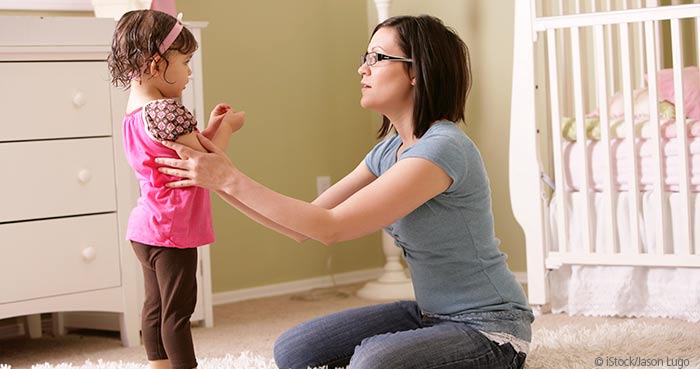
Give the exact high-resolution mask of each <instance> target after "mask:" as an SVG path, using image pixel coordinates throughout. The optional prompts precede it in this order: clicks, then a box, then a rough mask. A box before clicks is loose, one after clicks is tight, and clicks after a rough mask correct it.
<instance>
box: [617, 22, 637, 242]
mask: <svg viewBox="0 0 700 369" xmlns="http://www.w3.org/2000/svg"><path fill="white" fill-rule="evenodd" d="M619 27H620V54H621V55H620V57H621V59H622V62H621V63H620V64H621V65H622V91H623V92H622V94H623V101H624V110H625V122H624V126H625V131H626V132H627V138H628V139H627V141H626V142H627V145H626V146H627V149H626V150H627V152H628V155H629V158H631V159H632V160H630V162H629V173H630V176H629V189H628V191H629V194H630V196H629V197H630V226H631V228H632V229H631V232H630V233H631V234H630V237H631V240H632V244H631V245H629V247H628V248H626V249H623V250H621V251H623V252H624V253H632V254H639V253H640V252H641V251H642V245H641V242H640V238H639V218H638V216H637V214H639V208H640V206H639V182H637V178H638V171H637V155H636V151H637V150H636V148H635V140H634V137H635V134H634V116H633V112H632V81H631V76H630V73H631V72H630V67H629V63H628V61H629V60H630V45H629V32H628V24H627V23H622V24H620V25H619Z"/></svg>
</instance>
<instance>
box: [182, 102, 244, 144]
mask: <svg viewBox="0 0 700 369" xmlns="http://www.w3.org/2000/svg"><path fill="white" fill-rule="evenodd" d="M243 122H245V112H243V111H240V112H237V111H235V110H234V109H233V108H231V107H230V106H228V105H226V104H218V105H217V106H216V107H214V109H213V110H212V112H211V115H210V119H209V125H208V126H207V128H206V129H205V130H204V132H202V134H204V135H205V136H207V137H208V138H209V139H210V140H211V142H213V143H214V145H216V147H218V148H220V149H226V147H228V143H229V141H230V140H231V135H232V134H233V133H234V132H236V131H238V130H239V129H241V127H242V126H243ZM176 142H178V143H181V144H183V145H185V146H188V147H191V148H193V149H195V150H197V151H201V152H207V150H206V149H205V148H204V147H203V146H202V144H201V143H200V142H199V140H198V139H197V134H196V132H190V133H188V134H185V135H182V136H180V137H178V139H177V141H176Z"/></svg>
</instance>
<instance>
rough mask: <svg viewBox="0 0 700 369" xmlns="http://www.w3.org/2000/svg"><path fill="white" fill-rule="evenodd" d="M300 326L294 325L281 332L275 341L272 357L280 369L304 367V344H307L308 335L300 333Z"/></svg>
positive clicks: (305, 358)
mask: <svg viewBox="0 0 700 369" xmlns="http://www.w3.org/2000/svg"><path fill="white" fill-rule="evenodd" d="M300 330H301V329H300V327H299V326H296V327H294V328H292V329H290V330H288V331H286V332H284V333H282V334H281V335H280V336H279V337H278V338H277V340H276V341H275V346H274V357H275V363H276V364H277V366H278V367H279V368H280V369H290V368H292V369H296V368H302V367H303V368H304V369H306V365H304V362H305V361H306V360H307V357H306V356H305V354H306V351H307V350H305V349H304V346H306V345H307V342H306V341H307V339H306V337H308V336H307V335H305V334H301V332H300Z"/></svg>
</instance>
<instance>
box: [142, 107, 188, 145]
mask: <svg viewBox="0 0 700 369" xmlns="http://www.w3.org/2000/svg"><path fill="white" fill-rule="evenodd" d="M143 118H144V121H145V124H146V131H147V132H148V135H149V136H150V137H151V138H153V139H154V140H159V141H160V140H166V141H176V140H177V139H178V138H179V137H180V136H182V135H185V134H188V133H190V132H192V131H194V130H195V129H196V128H197V120H196V119H195V117H194V115H192V113H191V112H190V111H189V110H187V108H186V107H185V106H184V105H182V103H181V102H179V101H176V100H174V99H162V100H154V101H151V102H149V103H148V104H146V105H145V106H144V107H143Z"/></svg>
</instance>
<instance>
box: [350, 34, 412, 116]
mask: <svg viewBox="0 0 700 369" xmlns="http://www.w3.org/2000/svg"><path fill="white" fill-rule="evenodd" d="M397 36H398V35H397V34H396V30H394V28H392V27H382V28H380V29H379V30H377V32H376V33H375V34H374V36H372V39H371V40H370V42H369V45H368V46H367V52H368V53H372V52H376V53H380V54H385V55H390V56H396V57H402V58H408V56H406V55H404V53H403V51H401V48H399V46H398V44H397V42H396V39H397ZM405 64H406V62H401V61H393V60H380V61H378V62H377V63H376V64H374V65H372V66H369V65H367V63H363V64H362V65H360V68H358V69H357V72H358V73H359V74H360V76H362V80H361V83H362V98H361V99H360V105H361V106H362V107H363V108H366V109H371V110H374V111H376V112H378V113H381V114H383V115H386V116H390V115H394V114H396V113H400V112H401V111H405V110H406V109H411V110H412V109H413V107H412V104H413V85H414V84H415V80H414V79H413V78H412V77H411V76H409V73H407V72H406V65H405Z"/></svg>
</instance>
